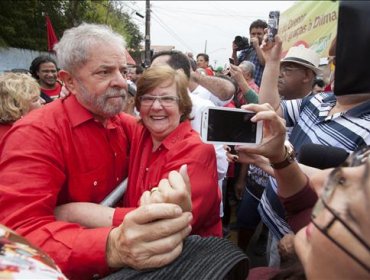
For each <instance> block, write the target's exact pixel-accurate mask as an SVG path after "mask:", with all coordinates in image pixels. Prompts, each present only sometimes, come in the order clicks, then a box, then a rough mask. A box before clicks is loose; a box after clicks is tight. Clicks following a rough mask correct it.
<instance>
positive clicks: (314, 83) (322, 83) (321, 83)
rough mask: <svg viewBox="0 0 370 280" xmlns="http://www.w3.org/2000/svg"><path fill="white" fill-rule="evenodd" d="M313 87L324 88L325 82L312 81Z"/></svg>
mask: <svg viewBox="0 0 370 280" xmlns="http://www.w3.org/2000/svg"><path fill="white" fill-rule="evenodd" d="M315 85H318V86H319V87H324V86H325V82H324V81H323V80H322V79H315V80H314V81H313V85H312V87H314V86H315Z"/></svg>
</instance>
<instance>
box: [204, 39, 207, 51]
mask: <svg viewBox="0 0 370 280" xmlns="http://www.w3.org/2000/svg"><path fill="white" fill-rule="evenodd" d="M204 53H207V40H206V43H205V44H204Z"/></svg>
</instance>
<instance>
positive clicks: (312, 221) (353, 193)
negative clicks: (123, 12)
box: [0, 1, 370, 280]
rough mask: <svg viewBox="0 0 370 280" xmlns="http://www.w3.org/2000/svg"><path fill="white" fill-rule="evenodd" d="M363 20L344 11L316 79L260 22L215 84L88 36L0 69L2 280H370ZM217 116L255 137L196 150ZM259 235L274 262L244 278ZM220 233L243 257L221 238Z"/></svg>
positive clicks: (359, 9) (105, 34) (312, 66)
mask: <svg viewBox="0 0 370 280" xmlns="http://www.w3.org/2000/svg"><path fill="white" fill-rule="evenodd" d="M353 11H355V13H353ZM368 12H370V5H369V4H368V3H366V2H361V1H349V2H346V1H343V2H340V5H339V18H338V31H337V37H335V38H334V39H333V41H332V44H331V48H330V51H329V55H330V62H331V64H330V66H331V68H330V69H329V70H331V71H329V72H328V73H327V77H326V76H324V75H323V71H322V69H320V65H319V64H320V57H319V55H318V54H317V53H316V52H315V51H313V50H311V49H309V48H306V47H303V46H293V47H291V48H290V49H289V50H288V52H287V53H286V55H285V56H284V57H283V58H282V41H281V39H280V37H279V36H278V35H277V36H275V38H274V40H273V41H271V40H269V38H268V36H267V34H266V32H267V29H266V28H267V24H266V22H265V21H264V20H262V19H258V20H256V21H254V22H253V23H252V24H251V25H250V27H249V40H248V39H247V38H244V39H242V40H244V41H245V40H247V41H248V42H249V43H248V44H247V46H244V48H241V47H240V42H237V41H235V40H234V41H233V42H232V49H231V58H232V60H231V61H233V62H234V63H233V64H230V65H229V66H228V68H227V69H223V70H222V71H214V70H213V69H212V67H211V66H210V65H209V56H208V54H206V53H199V54H198V55H197V56H196V59H194V57H193V55H192V54H190V53H183V52H181V51H176V50H171V51H162V52H158V53H155V54H154V55H153V57H152V59H151V65H150V66H149V67H148V68H146V69H144V68H143V67H141V66H139V65H134V66H128V65H127V59H126V55H125V53H126V49H125V41H124V39H123V37H122V36H121V35H119V34H118V33H116V32H114V31H113V30H112V29H111V28H109V27H108V26H105V25H98V24H91V23H82V24H80V25H79V26H76V27H73V28H71V29H68V30H66V31H65V32H64V34H63V37H62V38H61V40H60V41H59V42H58V43H57V44H56V46H55V48H54V50H55V54H56V60H55V59H54V58H53V57H51V56H39V57H37V58H35V59H34V60H33V62H32V63H31V65H30V71H29V74H25V73H4V74H1V75H0V178H1V179H0V278H2V279H3V278H5V279H7V277H9V278H10V277H12V276H11V275H12V274H13V276H14V275H16V274H17V273H18V276H19V277H21V276H22V277H26V278H27V277H31V278H32V277H37V275H40V276H41V275H45V276H44V277H49V278H48V279H65V278H68V279H98V278H102V277H107V279H125V277H128V276H129V275H131V276H133V275H134V274H133V273H136V274H135V275H136V277H138V278H140V277H142V279H171V277H172V276H173V275H174V274H173V271H178V272H181V273H179V274H176V275H179V276H176V277H183V278H181V279H191V277H190V276H189V275H190V274H188V276H186V275H187V274H186V273H185V271H186V269H190V270H191V271H192V274H191V275H193V276H192V277H194V275H197V276H198V277H204V279H223V278H224V277H226V279H252V280H253V279H306V278H307V279H334V278H335V279H337V278H338V279H368V278H369V277H370V243H369V242H368V239H369V236H370V235H369V234H370V221H369V219H368V217H367V213H368V210H369V203H368V202H369V200H370V195H369V194H370V175H369V174H370V172H369V168H370V158H369V155H370V152H369V148H368V146H369V143H370V130H369V128H370V125H369V124H370V118H369V116H370V83H369V82H368V80H367V79H366V78H364V77H367V74H370V71H369V69H368V67H357V66H358V65H360V64H361V63H363V61H362V60H363V57H362V56H359V55H357V56H356V55H349V54H347V53H346V52H345V51H343V49H345V47H346V43H347V42H348V41H349V40H351V43H352V44H355V45H359V46H361V47H362V48H365V49H366V47H370V45H369V42H370V40H368V39H370V38H369V37H370V29H369V28H368V27H367V28H364V30H365V31H364V30H362V31H361V32H362V33H359V32H357V31H356V30H354V29H351V28H349V27H350V26H356V24H362V23H361V22H362V21H364V20H367V21H368V19H367V13H368ZM353 14H356V16H353ZM348 18H350V19H348ZM356 32H357V33H356ZM364 33H365V34H364ZM244 43H245V42H244ZM339 52H340V53H339ZM339 54H340V56H339ZM336 55H338V57H336ZM347 57H348V58H347ZM349 59H350V61H349ZM332 65H335V67H333V66H332ZM334 68H335V72H334ZM349 71H352V73H351V74H352V75H353V76H354V78H351V79H345V78H348V76H347V75H350V74H348V73H349ZM335 80H337V81H340V83H339V82H338V83H335ZM346 82H347V84H346ZM215 106H216V107H232V108H242V109H244V110H250V111H253V112H255V115H254V117H253V118H252V121H253V122H262V123H263V138H262V142H261V143H259V144H257V145H254V146H253V145H252V146H250V145H248V146H244V145H237V146H235V147H229V146H222V145H219V144H215V145H212V144H207V143H204V142H203V141H202V140H201V138H200V136H199V133H200V131H201V125H202V112H203V111H204V110H205V109H206V108H209V107H215ZM332 147H333V148H336V149H337V150H338V151H340V152H341V153H340V155H342V154H344V156H343V157H340V156H339V154H338V155H336V154H335V151H336V150H334V149H329V148H332ZM232 148H234V149H235V150H234V151H233V150H232ZM310 149H311V150H312V154H314V153H313V152H314V151H317V150H319V153H320V158H313V156H312V155H310V151H311V150H310ZM307 150H308V151H309V152H307ZM304 151H306V152H304ZM338 153H339V152H338ZM349 154H350V156H348V155H349ZM307 158H309V160H308V159H307ZM334 158H335V160H334ZM312 162H313V163H312ZM323 162H325V164H326V165H325V169H323V167H322V165H323ZM123 185H124V186H125V189H124V194H123V195H119V196H117V197H116V199H115V202H114V203H112V204H110V205H106V204H103V203H102V201H104V200H105V199H106V198H107V197H110V196H113V195H116V194H117V190H118V189H119V188H121V187H122V186H123ZM230 200H236V201H237V213H236V216H237V219H236V224H235V225H232V224H231V221H230V220H231V219H230V216H231V206H230ZM259 225H262V234H261V238H262V237H265V240H264V243H265V245H266V249H265V250H266V263H267V267H260V268H250V269H249V267H248V261H247V255H246V252H247V248H248V245H249V244H250V241H251V239H252V237H253V236H254V235H255V234H256V229H257V228H258V226H259ZM230 226H235V227H236V230H237V244H236V245H230V244H226V243H224V242H226V241H228V240H227V237H228V233H229V230H230ZM21 236H22V237H21ZM194 236H197V237H196V239H194ZM23 238H24V239H23ZM26 240H27V241H26ZM210 242H211V243H210ZM35 246H36V247H35ZM196 254H201V257H198V258H196V257H195V255H196ZM25 255H26V257H25ZM214 256H217V260H216V259H215V258H214ZM225 256H228V257H227V258H226V257H225ZM49 257H50V258H49ZM224 257H225V258H224ZM18 259H19V260H21V261H17V260H18ZM54 262H55V263H54ZM194 262H196V263H194ZM189 264H191V268H189ZM226 264H227V265H226ZM35 267H37V269H35ZM211 267H212V269H211ZM207 270H208V272H209V271H212V275H213V276H206V275H209V274H207ZM171 271H172V272H171ZM38 273H39V274H38ZM62 273H63V274H64V275H63V274H62ZM139 275H140V276H139ZM221 275H222V277H221ZM110 277H112V278H110ZM117 277H118V278H117ZM145 277H147V278H145ZM148 277H149V278H148ZM186 277H188V278H186ZM189 277H190V278H189ZM207 277H210V278H207ZM247 277H248V278H247ZM202 279H203V278H202Z"/></svg>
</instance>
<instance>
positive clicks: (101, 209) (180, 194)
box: [54, 166, 192, 228]
mask: <svg viewBox="0 0 370 280" xmlns="http://www.w3.org/2000/svg"><path fill="white" fill-rule="evenodd" d="M140 201H141V203H140V204H141V205H149V204H152V203H172V204H177V205H179V206H180V207H181V208H182V209H183V212H191V208H192V205H191V193H190V181H189V178H188V175H187V167H186V166H181V168H180V172H177V171H171V172H170V173H169V175H168V179H162V180H161V181H160V183H159V185H158V188H156V191H152V192H149V191H146V192H144V193H143V194H142V197H141V199H140ZM114 211H115V209H114V208H111V207H107V206H102V205H99V204H96V203H89V202H73V203H67V204H63V205H60V206H58V207H57V208H56V209H55V210H54V214H55V216H56V218H57V220H60V221H65V222H70V223H77V224H80V225H82V226H84V227H88V228H98V227H110V226H112V223H113V222H112V221H113V215H114Z"/></svg>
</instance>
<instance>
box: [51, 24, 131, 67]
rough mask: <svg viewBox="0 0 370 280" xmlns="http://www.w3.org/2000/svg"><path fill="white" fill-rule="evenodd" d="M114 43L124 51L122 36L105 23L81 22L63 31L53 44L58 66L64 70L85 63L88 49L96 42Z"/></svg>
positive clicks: (124, 45)
mask: <svg viewBox="0 0 370 280" xmlns="http://www.w3.org/2000/svg"><path fill="white" fill-rule="evenodd" d="M108 42H109V43H110V44H114V45H117V46H118V47H122V52H124V51H125V47H126V42H125V40H124V39H123V37H122V36H121V35H120V34H118V33H116V32H114V31H113V30H112V29H111V28H110V27H108V26H106V25H98V24H90V23H82V24H80V25H79V26H77V27H73V28H70V29H68V30H66V31H65V32H64V33H63V37H62V38H61V40H60V41H59V43H57V44H56V45H55V46H54V50H55V52H56V55H57V60H58V66H59V67H60V68H61V69H64V70H66V71H70V72H73V70H74V69H77V68H78V67H80V66H82V65H84V64H86V62H87V60H88V56H89V51H90V50H91V49H92V48H93V47H94V45H97V44H107V43H108Z"/></svg>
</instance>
